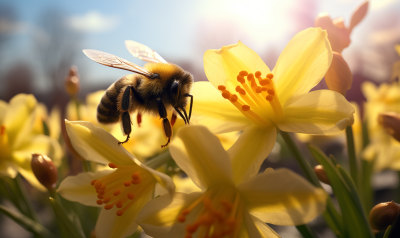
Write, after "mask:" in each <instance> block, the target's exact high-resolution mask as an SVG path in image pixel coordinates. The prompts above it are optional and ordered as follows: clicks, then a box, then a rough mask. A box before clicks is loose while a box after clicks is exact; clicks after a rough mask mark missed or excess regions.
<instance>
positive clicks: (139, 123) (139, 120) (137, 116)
mask: <svg viewBox="0 0 400 238" xmlns="http://www.w3.org/2000/svg"><path fill="white" fill-rule="evenodd" d="M136 122H137V124H138V126H139V127H140V125H141V124H142V113H140V112H138V113H137V115H136Z"/></svg>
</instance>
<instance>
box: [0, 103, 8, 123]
mask: <svg viewBox="0 0 400 238" xmlns="http://www.w3.org/2000/svg"><path fill="white" fill-rule="evenodd" d="M6 108H7V103H6V102H4V101H2V100H0V124H3V121H4V116H5V115H6Z"/></svg>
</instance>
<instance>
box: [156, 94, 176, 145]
mask: <svg viewBox="0 0 400 238" xmlns="http://www.w3.org/2000/svg"><path fill="white" fill-rule="evenodd" d="M156 100H157V105H158V114H160V118H162V119H163V128H164V133H165V136H166V137H168V141H167V143H166V144H165V145H161V148H164V147H165V146H167V145H168V144H169V142H170V140H171V136H172V127H171V124H170V123H169V120H168V118H167V110H166V109H165V106H164V104H163V102H162V101H161V98H157V99H156Z"/></svg>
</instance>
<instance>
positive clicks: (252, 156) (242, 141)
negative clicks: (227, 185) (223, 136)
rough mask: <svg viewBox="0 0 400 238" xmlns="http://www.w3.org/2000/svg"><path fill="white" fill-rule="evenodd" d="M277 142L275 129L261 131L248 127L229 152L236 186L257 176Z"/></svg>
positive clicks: (257, 128) (258, 128)
mask: <svg viewBox="0 0 400 238" xmlns="http://www.w3.org/2000/svg"><path fill="white" fill-rule="evenodd" d="M275 141H276V129H275V128H274V127H271V128H265V130H263V129H260V127H248V128H246V129H245V130H244V131H243V133H242V134H241V135H240V137H239V139H238V140H237V141H236V143H235V144H234V145H233V146H232V147H231V148H230V149H229V150H228V153H229V157H230V158H231V161H232V171H233V178H234V181H235V183H236V184H238V183H240V182H242V181H246V180H247V179H249V178H250V177H252V176H254V175H256V174H257V173H258V171H259V170H260V166H261V164H262V162H263V161H264V160H265V159H266V158H267V156H268V155H269V153H270V152H271V150H272V148H273V147H274V145H275Z"/></svg>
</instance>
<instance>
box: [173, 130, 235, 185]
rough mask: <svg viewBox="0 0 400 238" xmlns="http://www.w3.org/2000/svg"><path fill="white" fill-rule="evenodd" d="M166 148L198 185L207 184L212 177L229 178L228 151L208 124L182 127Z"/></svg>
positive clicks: (212, 179)
mask: <svg viewBox="0 0 400 238" xmlns="http://www.w3.org/2000/svg"><path fill="white" fill-rule="evenodd" d="M169 150H170V152H171V155H172V157H173V158H174V160H175V162H176V163H177V164H178V166H179V167H180V168H181V169H182V170H183V171H185V173H186V174H187V175H188V176H189V177H190V178H191V179H192V180H193V182H194V183H195V184H196V185H197V186H199V187H200V188H207V187H208V186H210V185H212V184H214V183H215V181H221V182H222V181H227V182H228V183H229V182H230V181H231V178H232V174H231V164H230V159H229V156H228V153H227V152H226V151H225V150H224V148H223V147H222V145H221V143H220V142H219V140H218V138H217V137H216V136H214V135H213V134H211V132H210V131H209V130H207V128H205V127H203V126H186V127H183V128H182V129H181V130H179V132H178V134H177V135H176V137H175V139H174V140H173V141H172V142H171V144H170V146H169Z"/></svg>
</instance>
